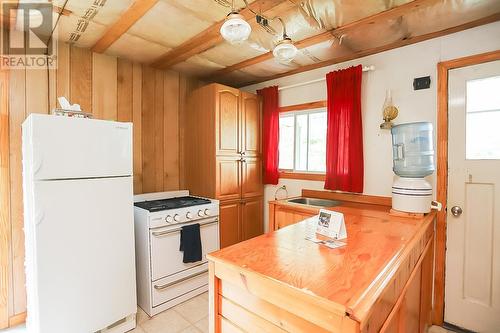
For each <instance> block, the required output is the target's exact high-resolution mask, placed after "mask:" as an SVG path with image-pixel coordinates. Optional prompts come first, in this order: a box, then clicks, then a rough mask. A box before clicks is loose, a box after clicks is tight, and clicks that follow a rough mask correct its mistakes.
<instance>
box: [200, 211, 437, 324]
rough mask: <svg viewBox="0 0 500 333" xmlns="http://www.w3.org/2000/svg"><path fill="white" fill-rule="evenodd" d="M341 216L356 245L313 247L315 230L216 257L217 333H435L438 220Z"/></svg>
mask: <svg viewBox="0 0 500 333" xmlns="http://www.w3.org/2000/svg"><path fill="white" fill-rule="evenodd" d="M370 207H371V206H370V205H366V207H362V205H361V206H360V207H336V209H334V210H336V211H340V212H342V213H344V215H345V220H346V226H347V232H348V239H347V245H346V246H344V247H342V248H337V249H330V248H327V247H326V246H324V245H320V244H316V243H313V242H311V241H308V240H305V239H304V236H305V234H306V231H307V230H311V229H310V228H314V226H313V224H314V223H315V222H314V221H312V220H306V221H303V222H299V223H297V224H293V225H290V226H288V227H285V228H282V229H280V230H278V231H275V232H271V233H268V234H265V235H262V236H259V237H256V238H253V239H250V240H247V241H245V242H242V243H239V244H236V245H233V246H230V247H227V248H225V249H222V250H220V251H217V252H215V253H211V254H210V255H208V258H209V270H210V272H209V274H210V275H209V276H210V280H209V284H210V291H209V302H210V318H209V321H210V332H315V333H316V332H318V333H319V332H380V331H381V332H407V333H415V332H425V331H426V330H427V327H428V326H429V325H430V324H431V307H432V305H431V304H432V303H431V299H432V270H433V251H434V249H433V244H434V221H435V213H430V214H428V215H426V216H425V217H423V218H419V219H417V218H407V217H395V216H392V215H390V214H389V207H387V210H386V211H385V210H381V209H370Z"/></svg>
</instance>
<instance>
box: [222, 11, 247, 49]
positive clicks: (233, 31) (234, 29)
mask: <svg viewBox="0 0 500 333" xmlns="http://www.w3.org/2000/svg"><path fill="white" fill-rule="evenodd" d="M251 32H252V28H251V27H250V24H248V22H247V21H245V20H244V19H243V16H241V15H240V14H238V13H234V12H233V13H229V15H228V16H227V17H226V21H225V22H224V24H223V25H222V27H221V28H220V34H221V35H222V37H223V38H224V39H225V40H227V41H228V42H229V43H231V44H239V43H242V42H244V41H246V40H247V39H248V37H249V36H250V33H251Z"/></svg>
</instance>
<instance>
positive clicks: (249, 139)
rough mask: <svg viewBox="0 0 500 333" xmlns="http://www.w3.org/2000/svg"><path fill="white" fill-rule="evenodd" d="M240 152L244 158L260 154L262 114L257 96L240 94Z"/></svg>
mask: <svg viewBox="0 0 500 333" xmlns="http://www.w3.org/2000/svg"><path fill="white" fill-rule="evenodd" d="M241 111H242V112H241V113H242V115H241V118H242V144H243V146H242V151H243V152H245V156H259V155H260V152H261V133H262V131H261V126H262V116H261V115H262V113H261V108H260V99H259V97H258V96H257V95H254V94H250V93H247V92H242V95H241Z"/></svg>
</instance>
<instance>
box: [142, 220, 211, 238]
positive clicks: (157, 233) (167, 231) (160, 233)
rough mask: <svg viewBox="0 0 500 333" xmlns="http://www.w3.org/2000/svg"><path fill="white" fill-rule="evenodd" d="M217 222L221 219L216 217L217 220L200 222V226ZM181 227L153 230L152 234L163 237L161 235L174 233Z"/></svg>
mask: <svg viewBox="0 0 500 333" xmlns="http://www.w3.org/2000/svg"><path fill="white" fill-rule="evenodd" d="M217 222H219V219H216V220H215V221H207V222H204V223H200V227H204V226H207V225H211V224H214V223H217ZM181 229H182V228H175V229H172V230H165V231H153V232H152V234H153V236H155V237H161V236H165V235H169V234H173V233H175V232H179V231H181Z"/></svg>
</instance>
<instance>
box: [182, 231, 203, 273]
mask: <svg viewBox="0 0 500 333" xmlns="http://www.w3.org/2000/svg"><path fill="white" fill-rule="evenodd" d="M179 251H184V258H183V259H182V262H183V263H189V262H197V261H200V260H201V237H200V225H199V224H198V223H196V224H190V225H186V226H183V227H182V228H181V246H180V248H179Z"/></svg>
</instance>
